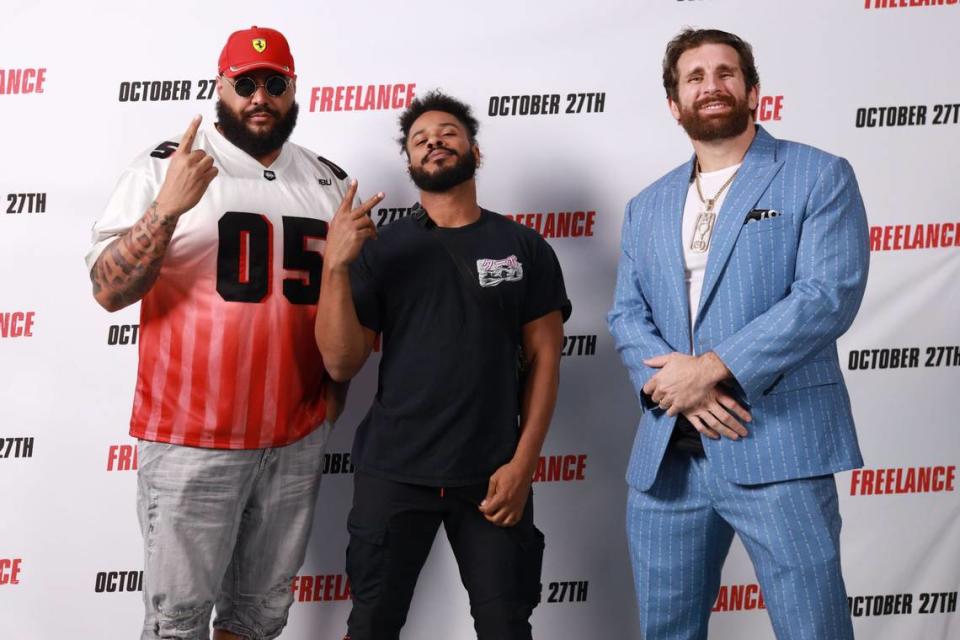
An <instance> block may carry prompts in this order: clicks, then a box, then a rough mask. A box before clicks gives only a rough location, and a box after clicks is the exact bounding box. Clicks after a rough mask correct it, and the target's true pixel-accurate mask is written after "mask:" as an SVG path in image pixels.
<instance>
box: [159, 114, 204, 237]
mask: <svg viewBox="0 0 960 640" xmlns="http://www.w3.org/2000/svg"><path fill="white" fill-rule="evenodd" d="M202 119H203V118H202V117H201V116H196V117H195V118H194V119H193V120H192V121H191V122H190V126H189V127H187V131H186V132H185V133H184V134H183V138H182V139H181V140H180V146H179V147H177V150H176V151H174V152H173V154H172V155H171V156H170V168H169V169H167V177H166V178H164V180H163V186H161V187H160V193H159V194H157V198H156V202H157V210H158V212H159V213H160V215H163V216H167V217H172V218H179V217H180V216H181V215H183V214H184V213H186V212H187V211H189V210H190V209H192V208H193V207H194V206H196V204H197V203H198V202H200V198H202V197H203V194H204V193H205V192H206V191H207V187H208V186H209V185H210V182H211V181H212V180H213V179H214V178H216V177H217V173H219V169H217V168H216V167H215V166H213V158H212V157H211V156H208V155H207V154H206V153H204V152H203V151H201V150H199V149H197V150H196V151H194V150H193V140H194V138H196V137H197V129H199V128H200V121H201V120H202Z"/></svg>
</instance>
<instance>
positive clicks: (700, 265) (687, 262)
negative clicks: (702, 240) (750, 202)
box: [681, 163, 743, 352]
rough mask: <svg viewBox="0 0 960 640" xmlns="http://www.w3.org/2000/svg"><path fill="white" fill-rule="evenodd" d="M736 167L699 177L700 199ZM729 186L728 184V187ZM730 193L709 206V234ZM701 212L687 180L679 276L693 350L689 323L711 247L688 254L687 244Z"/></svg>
mask: <svg viewBox="0 0 960 640" xmlns="http://www.w3.org/2000/svg"><path fill="white" fill-rule="evenodd" d="M740 164H743V163H739V164H735V165H733V166H730V167H726V168H725V169H720V170H719V171H711V172H709V173H701V174H700V190H701V191H702V192H703V197H704V198H709V197H711V196H713V195H715V194H716V193H717V191H718V190H719V189H720V187H722V186H723V183H724V182H726V181H727V178H729V177H730V176H731V175H732V174H733V172H734V171H736V170H737V169H739V168H740ZM731 186H732V185H731ZM728 193H730V186H728V187H727V188H726V189H724V190H723V193H722V194H720V197H719V198H717V201H716V202H715V203H714V204H713V211H714V212H715V213H717V221H716V222H714V224H713V232H712V233H713V234H716V230H717V224H718V223H719V221H720V217H719V213H720V208H721V207H722V206H723V201H724V199H725V198H726V197H727V194H728ZM704 209H705V207H704V204H703V203H702V202H701V201H700V197H699V196H698V195H697V185H696V182H694V181H692V180H691V181H690V189H689V190H688V191H687V201H686V203H685V204H684V206H683V226H682V232H681V233H682V236H681V237H682V238H683V276H684V280H685V281H686V284H687V297H688V299H689V300H690V342H691V344H690V347H691V352H692V351H693V323H694V320H695V319H696V317H697V310H698V309H699V308H700V291H701V290H702V289H703V274H704V272H705V271H706V269H707V256H708V255H709V253H710V249H712V248H713V239H712V238H711V241H710V246H709V248H708V249H707V251H704V252H703V253H694V252H693V251H690V242H691V241H692V240H693V231H694V227H695V226H696V224H697V217H699V215H700V212H701V211H703V210H704Z"/></svg>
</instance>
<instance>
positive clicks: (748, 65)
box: [663, 28, 760, 102]
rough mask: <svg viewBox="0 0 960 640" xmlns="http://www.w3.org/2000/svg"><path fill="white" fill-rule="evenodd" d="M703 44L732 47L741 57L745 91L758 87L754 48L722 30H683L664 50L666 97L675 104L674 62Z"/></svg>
mask: <svg viewBox="0 0 960 640" xmlns="http://www.w3.org/2000/svg"><path fill="white" fill-rule="evenodd" d="M704 44H725V45H727V46H728V47H733V49H734V50H735V51H736V52H737V55H738V56H739V57H740V71H741V72H742V73H743V79H744V80H745V82H746V85H747V91H750V90H751V89H753V88H754V87H757V86H760V74H759V73H757V64H756V62H754V60H753V47H751V46H750V43H748V42H746V41H745V40H742V39H741V38H740V36H737V35H734V34H732V33H728V32H726V31H721V30H719V29H690V28H688V29H684V30H683V31H681V32H680V33H679V34H678V35H677V36H676V37H675V38H674V39H673V40H671V41H670V42H669V43H667V51H666V53H664V55H663V88H664V89H665V90H666V92H667V97H668V98H670V99H671V100H673V101H674V102H678V99H677V98H678V89H677V87H678V83H679V81H680V78H679V76H678V74H677V61H678V60H680V56H681V55H683V53H684V52H685V51H689V50H690V49H696V48H697V47H699V46H700V45H704Z"/></svg>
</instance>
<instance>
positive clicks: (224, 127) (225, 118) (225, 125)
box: [217, 100, 300, 158]
mask: <svg viewBox="0 0 960 640" xmlns="http://www.w3.org/2000/svg"><path fill="white" fill-rule="evenodd" d="M260 111H266V112H267V113H270V114H272V115H273V116H274V117H275V118H276V122H275V123H274V125H273V128H271V129H270V130H269V131H267V132H266V133H263V134H260V133H254V132H252V131H250V129H248V128H247V125H246V123H245V122H244V121H243V119H242V118H238V117H237V116H236V115H234V113H233V112H232V111H230V109H229V108H227V106H226V105H225V104H223V101H222V100H217V124H218V125H219V128H220V133H222V134H223V137H224V138H226V139H227V140H229V141H230V142H232V143H233V144H234V145H236V146H237V147H239V148H240V149H243V150H244V151H246V152H247V153H249V154H250V155H251V156H253V157H254V158H260V157H263V156H265V155H267V154H269V153H273V152H274V151H276V150H277V149H279V148H280V147H282V146H283V143H284V142H286V141H287V139H288V138H289V137H290V134H291V133H293V128H294V127H295V126H296V125H297V113H298V112H299V111H300V107H299V105H297V103H296V102H294V103H293V104H291V105H290V110H289V111H287V115H285V116H283V117H282V118H281V117H279V115H278V114H277V111H276V110H275V109H272V108H270V107H268V106H266V105H264V106H262V107H260V108H259V109H256V110H254V111H251V112H250V113H249V114H247V115H253V114H254V113H257V112H260Z"/></svg>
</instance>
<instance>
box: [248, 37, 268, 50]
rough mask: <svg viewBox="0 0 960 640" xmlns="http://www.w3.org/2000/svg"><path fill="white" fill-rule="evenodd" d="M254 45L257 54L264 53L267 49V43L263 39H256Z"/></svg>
mask: <svg viewBox="0 0 960 640" xmlns="http://www.w3.org/2000/svg"><path fill="white" fill-rule="evenodd" d="M252 44H253V48H254V49H255V50H256V52H257V53H263V50H264V49H266V48H267V41H266V40H264V39H263V38H254V39H253V43H252Z"/></svg>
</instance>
